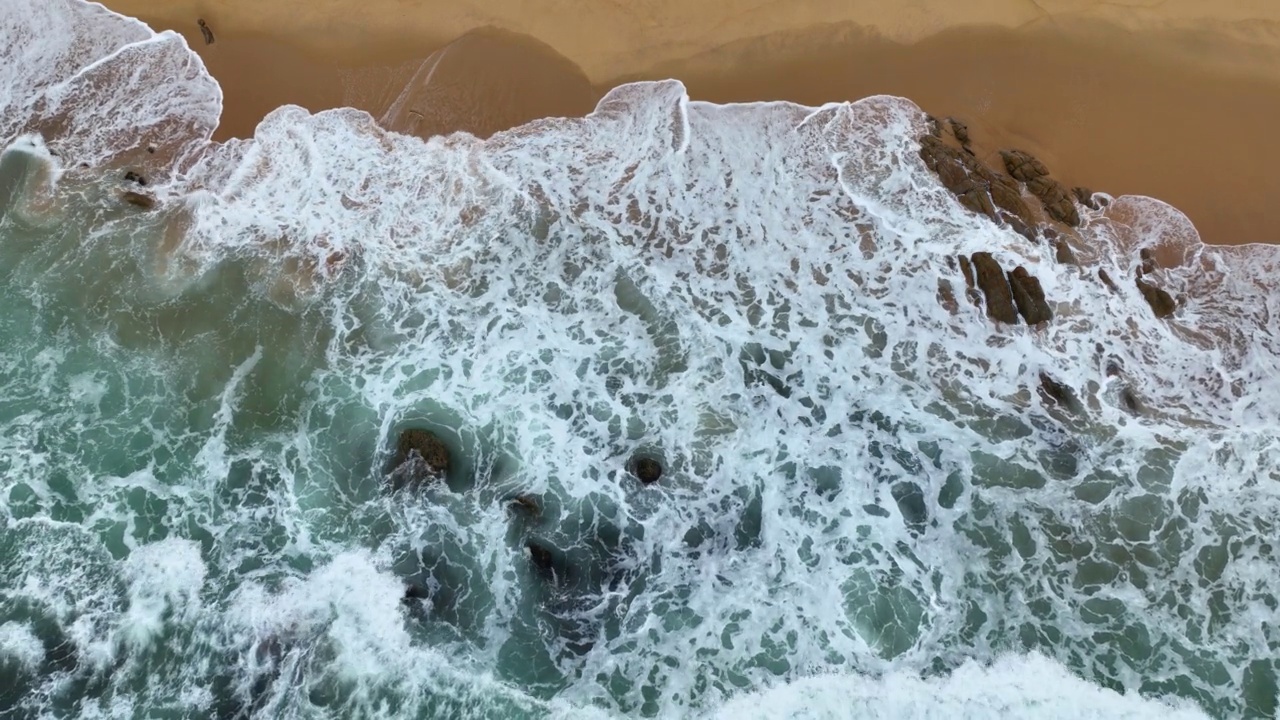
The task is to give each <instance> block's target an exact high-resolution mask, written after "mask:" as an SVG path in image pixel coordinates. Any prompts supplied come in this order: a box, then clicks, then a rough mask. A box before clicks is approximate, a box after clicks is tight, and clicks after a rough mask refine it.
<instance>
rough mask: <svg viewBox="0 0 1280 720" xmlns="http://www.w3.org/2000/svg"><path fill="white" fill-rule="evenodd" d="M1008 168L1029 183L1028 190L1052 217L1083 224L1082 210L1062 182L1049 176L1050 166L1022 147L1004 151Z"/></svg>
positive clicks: (1001, 152)
mask: <svg viewBox="0 0 1280 720" xmlns="http://www.w3.org/2000/svg"><path fill="white" fill-rule="evenodd" d="M1000 157H1001V159H1003V160H1004V167H1005V170H1007V171H1008V172H1009V174H1010V175H1011V176H1013V178H1014V179H1016V180H1020V181H1022V182H1023V183H1026V186H1027V190H1029V191H1030V192H1031V194H1032V195H1035V196H1036V197H1037V198H1039V199H1040V203H1041V204H1042V205H1044V210H1045V212H1046V213H1048V215H1049V217H1051V218H1053V219H1054V220H1057V221H1058V222H1061V223H1066V224H1067V225H1070V226H1072V227H1076V226H1079V225H1080V211H1079V210H1077V209H1076V204H1075V202H1074V201H1073V200H1072V197H1071V196H1070V195H1068V194H1067V189H1066V188H1065V187H1063V185H1062V183H1060V182H1058V181H1057V180H1054V179H1053V178H1052V177H1050V176H1049V169H1048V168H1046V167H1045V166H1044V163H1042V162H1040V161H1039V160H1037V159H1036V158H1034V157H1032V156H1031V155H1029V154H1028V153H1025V152H1023V151H1021V150H1001V151H1000Z"/></svg>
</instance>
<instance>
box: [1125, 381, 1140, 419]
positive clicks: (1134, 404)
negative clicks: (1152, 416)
mask: <svg viewBox="0 0 1280 720" xmlns="http://www.w3.org/2000/svg"><path fill="white" fill-rule="evenodd" d="M1120 407H1122V408H1124V409H1125V411H1126V412H1128V413H1129V414H1130V415H1137V414H1139V413H1141V412H1142V403H1141V402H1139V401H1138V394H1137V393H1135V392H1134V391H1133V388H1131V387H1129V386H1128V385H1125V386H1124V387H1122V388H1120Z"/></svg>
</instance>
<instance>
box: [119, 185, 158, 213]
mask: <svg viewBox="0 0 1280 720" xmlns="http://www.w3.org/2000/svg"><path fill="white" fill-rule="evenodd" d="M120 199H121V200H123V201H125V202H127V203H129V204H130V205H132V206H134V207H136V208H142V209H143V210H152V209H154V208H155V206H156V199H155V198H153V197H151V196H150V195H147V194H146V193H140V192H134V191H132V190H126V191H124V192H122V193H120Z"/></svg>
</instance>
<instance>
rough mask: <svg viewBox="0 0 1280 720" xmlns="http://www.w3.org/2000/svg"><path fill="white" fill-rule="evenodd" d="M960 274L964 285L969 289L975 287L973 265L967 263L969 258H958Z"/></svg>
mask: <svg viewBox="0 0 1280 720" xmlns="http://www.w3.org/2000/svg"><path fill="white" fill-rule="evenodd" d="M960 272H962V273H964V284H965V285H966V286H968V287H969V288H970V289H972V288H973V287H975V284H974V283H975V281H974V278H973V263H971V262H969V258H967V257H965V256H963V255H961V256H960Z"/></svg>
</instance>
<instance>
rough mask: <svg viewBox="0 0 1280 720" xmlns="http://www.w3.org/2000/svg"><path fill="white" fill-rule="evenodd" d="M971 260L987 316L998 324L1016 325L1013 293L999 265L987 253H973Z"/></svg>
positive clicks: (1016, 314)
mask: <svg viewBox="0 0 1280 720" xmlns="http://www.w3.org/2000/svg"><path fill="white" fill-rule="evenodd" d="M972 259H973V267H974V270H975V271H976V272H977V280H978V287H979V288H981V289H982V294H983V295H984V296H985V297H986V299H987V316H988V317H990V318H991V319H992V320H996V321H998V322H1002V323H1008V324H1010V325H1016V324H1017V322H1018V311H1017V310H1016V309H1015V308H1014V306H1013V292H1012V290H1010V288H1009V281H1008V280H1007V279H1006V277H1005V274H1004V270H1002V269H1001V268H1000V263H998V262H996V259H995V258H994V257H992V256H991V253H988V252H977V253H974V254H973V258H972Z"/></svg>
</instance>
